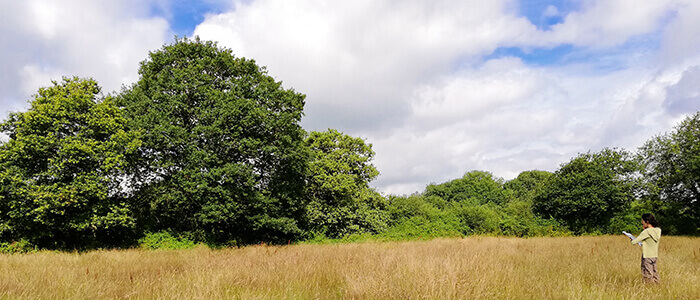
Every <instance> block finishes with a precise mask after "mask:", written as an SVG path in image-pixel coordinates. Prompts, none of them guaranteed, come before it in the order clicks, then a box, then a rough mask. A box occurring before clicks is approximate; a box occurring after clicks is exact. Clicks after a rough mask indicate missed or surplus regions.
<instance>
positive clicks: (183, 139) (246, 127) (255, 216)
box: [120, 38, 308, 243]
mask: <svg viewBox="0 0 700 300" xmlns="http://www.w3.org/2000/svg"><path fill="white" fill-rule="evenodd" d="M139 75H140V79H139V80H138V82H136V83H135V84H134V85H133V86H131V87H129V88H128V89H126V90H124V91H123V92H122V94H121V98H120V104H121V105H122V106H123V107H124V109H125V111H126V113H127V115H128V117H129V118H130V123H129V125H130V127H131V128H133V129H134V130H140V131H141V132H142V134H143V145H142V147H140V148H139V155H138V156H136V157H134V158H133V159H132V163H133V164H132V166H133V168H132V173H131V174H132V179H133V180H132V183H133V185H132V188H133V190H135V191H136V192H135V194H134V197H135V199H136V201H137V202H138V203H140V205H139V206H138V207H139V212H140V214H141V217H142V219H143V220H146V224H145V226H146V227H147V228H149V229H150V230H172V231H175V232H178V233H186V234H190V235H191V237H192V238H194V239H197V240H204V239H207V240H209V241H213V242H216V243H224V242H229V241H234V240H235V241H236V242H239V243H249V242H258V241H267V242H286V241H287V240H290V239H295V238H297V237H299V235H300V234H301V228H300V220H302V219H303V217H304V208H305V205H306V203H305V200H304V199H305V197H304V194H303V192H304V186H305V182H304V179H305V174H306V166H307V160H308V150H307V148H306V147H305V145H304V140H303V138H304V131H303V129H302V128H301V127H300V125H299V122H300V120H301V117H302V115H303V108H304V95H302V94H300V93H297V92H295V91H294V90H290V89H284V88H283V87H282V84H281V82H278V81H275V80H274V79H273V78H272V77H270V76H269V75H267V71H266V70H265V68H263V67H260V66H258V65H256V63H255V61H253V60H250V59H245V58H238V57H234V55H233V54H232V53H231V51H230V50H229V49H224V48H220V47H218V46H217V45H216V44H215V43H213V42H208V41H206V42H205V41H201V40H199V39H198V38H197V39H186V38H185V39H178V40H176V41H175V42H174V43H172V44H170V45H166V46H164V47H163V48H162V49H160V50H158V51H155V52H152V53H150V55H149V58H148V59H147V60H145V61H144V62H142V63H141V67H140V68H139Z"/></svg>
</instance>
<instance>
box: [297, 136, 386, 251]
mask: <svg viewBox="0 0 700 300" xmlns="http://www.w3.org/2000/svg"><path fill="white" fill-rule="evenodd" d="M306 144H307V146H308V147H309V148H310V149H311V153H312V155H311V162H310V164H309V180H308V185H307V192H308V195H309V196H310V203H309V206H308V219H309V225H310V229H311V230H312V231H314V232H318V233H323V234H324V235H326V236H328V237H341V236H344V235H347V234H351V233H359V232H379V231H381V230H384V229H385V228H386V225H387V224H386V223H387V221H388V213H387V212H386V211H385V208H386V205H387V203H386V199H384V198H383V197H382V196H381V195H379V193H377V192H376V191H374V190H373V189H371V188H370V187H369V182H371V181H372V180H374V179H375V178H376V177H377V176H378V175H379V171H377V169H376V168H375V167H374V166H373V165H372V164H371V161H372V158H373V157H374V151H372V145H371V144H367V143H365V141H364V140H362V139H361V138H354V137H351V136H348V135H345V134H343V133H341V132H338V131H337V130H335V129H329V130H328V131H325V132H317V131H312V132H311V133H310V134H309V136H308V137H307V138H306Z"/></svg>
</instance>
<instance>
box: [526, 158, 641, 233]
mask: <svg viewBox="0 0 700 300" xmlns="http://www.w3.org/2000/svg"><path fill="white" fill-rule="evenodd" d="M635 172H637V169H636V168H635V162H634V160H633V158H632V157H631V155H630V154H629V153H627V152H626V151H624V150H616V149H604V150H603V151H601V152H598V153H585V154H580V155H579V156H577V157H575V158H573V159H572V160H571V161H569V162H568V163H566V164H564V165H562V167H561V168H560V169H559V170H558V171H556V172H555V173H554V175H553V176H552V178H551V179H550V180H549V181H548V183H547V185H546V188H545V192H544V193H541V194H539V195H537V196H536V197H535V198H534V203H533V205H534V209H535V211H536V212H538V213H540V214H542V215H544V216H545V217H554V218H557V219H560V220H562V221H564V222H565V223H566V224H567V225H568V226H569V228H570V229H571V230H573V231H574V232H578V233H585V232H594V231H596V230H598V231H606V230H607V226H608V225H609V222H610V220H611V219H612V218H613V216H614V215H615V214H616V213H618V212H621V211H624V210H625V209H626V208H627V207H628V206H629V205H630V204H631V202H632V201H633V200H634V187H635V182H634V175H633V174H634V173H635Z"/></svg>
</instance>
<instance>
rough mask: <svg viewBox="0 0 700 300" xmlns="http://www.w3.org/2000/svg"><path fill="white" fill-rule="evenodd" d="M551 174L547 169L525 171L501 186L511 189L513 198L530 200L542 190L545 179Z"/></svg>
mask: <svg viewBox="0 0 700 300" xmlns="http://www.w3.org/2000/svg"><path fill="white" fill-rule="evenodd" d="M552 175H553V174H552V173H551V172H547V171H538V170H533V171H525V172H522V173H520V174H519V175H518V177H516V178H515V179H513V180H510V181H508V182H506V183H505V184H503V187H504V188H505V189H506V190H509V191H511V192H512V193H513V196H514V197H515V199H518V200H522V201H527V202H531V201H532V199H533V198H535V197H536V196H537V195H539V194H541V193H543V192H544V189H545V186H546V184H547V181H548V180H549V179H550V178H551V177H552Z"/></svg>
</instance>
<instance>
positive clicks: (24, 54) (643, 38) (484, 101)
mask: <svg viewBox="0 0 700 300" xmlns="http://www.w3.org/2000/svg"><path fill="white" fill-rule="evenodd" d="M580 4H581V5H580V7H579V8H578V9H577V10H575V11H571V12H569V11H568V10H567V12H566V13H565V12H563V11H559V9H557V7H555V6H553V5H550V6H548V7H546V9H545V10H544V11H543V12H542V16H544V17H553V16H557V17H561V18H562V20H563V22H562V23H560V24H556V25H552V26H550V27H549V29H547V30H544V31H540V30H538V29H537V27H536V26H535V25H533V24H532V23H530V21H528V20H527V19H526V18H525V17H522V16H520V15H519V12H518V10H517V8H518V6H519V5H518V4H517V3H516V1H515V0H496V1H476V0H469V1H454V0H437V1H429V0H415V1H400V2H396V1H375V0H358V1H318V0H298V1H286V0H255V1H234V4H233V5H232V6H231V7H232V8H233V9H232V10H231V11H229V12H225V13H221V14H211V15H208V16H207V17H206V19H205V21H204V22H203V23H202V24H199V25H198V26H197V27H196V29H195V32H194V33H195V34H196V35H199V36H200V37H201V38H203V39H210V40H215V41H219V42H220V45H222V46H226V47H229V48H231V49H232V50H233V52H234V53H235V54H236V55H238V56H245V57H249V58H253V59H256V60H257V61H258V63H259V64H261V65H264V66H267V67H268V69H269V71H270V74H271V75H272V76H274V77H276V78H277V79H278V80H282V81H284V86H285V87H291V88H294V89H296V90H297V91H300V92H302V93H305V94H307V105H306V108H305V112H306V117H305V119H304V121H303V125H304V127H305V128H306V129H307V130H325V129H326V128H328V127H331V128H336V129H338V130H340V131H343V132H345V133H347V134H350V135H353V136H360V137H362V138H366V139H367V141H368V142H370V143H372V144H373V145H374V150H375V151H376V152H377V155H376V159H375V165H376V166H377V167H378V169H379V170H380V172H381V173H382V175H381V176H380V178H379V179H378V181H376V182H375V183H374V185H375V186H377V187H379V189H380V190H381V191H383V192H387V193H410V192H414V191H421V190H422V189H423V188H424V187H425V185H426V184H428V183H431V182H442V181H445V180H450V179H453V178H456V177H459V176H461V175H462V174H463V173H464V172H466V171H469V170H474V169H479V170H486V171H490V172H493V173H494V174H495V175H496V176H500V177H505V178H512V177H515V176H517V175H518V173H519V172H522V171H526V170H532V169H540V170H549V171H553V170H555V169H556V168H557V167H558V166H559V164H560V163H563V162H565V161H568V160H569V159H570V158H572V157H573V156H575V155H576V154H577V153H579V152H586V151H589V150H592V151H597V150H599V149H600V148H602V147H624V148H626V149H628V150H634V148H635V147H637V146H639V145H641V143H643V142H644V141H645V140H646V139H648V138H650V137H651V136H653V135H654V134H657V133H660V132H663V131H666V130H670V128H671V126H672V125H673V124H674V123H675V122H677V121H678V120H679V119H680V118H682V117H683V116H684V114H686V113H688V110H692V109H693V106H697V101H698V100H697V99H698V96H697V94H698V89H697V85H696V84H694V83H695V82H697V81H698V80H699V79H700V71H698V70H699V68H700V67H698V66H700V29H699V28H700V2H698V1H694V0H658V1H637V0H595V1H583V2H580ZM149 5H156V6H158V7H160V9H161V10H163V11H164V12H166V13H167V12H168V7H169V5H170V3H169V2H168V1H167V0H152V1H147V2H145V3H142V2H139V1H136V0H129V1H125V2H94V1H78V0H71V1H64V2H61V5H57V4H54V2H52V1H40V0H31V1H24V2H22V1H9V2H7V3H3V4H2V6H3V7H2V9H0V42H1V43H0V64H2V65H3V67H4V70H3V71H2V72H1V73H0V76H1V77H0V79H1V80H0V90H2V91H3V93H2V94H0V101H2V107H3V109H4V110H18V109H19V108H21V106H22V105H23V104H21V102H23V101H24V100H26V99H27V98H28V94H27V93H33V92H35V91H36V89H37V88H38V87H39V86H42V85H47V84H48V79H49V78H53V79H57V78H55V77H56V76H59V75H80V76H92V77H94V78H96V79H97V80H98V81H99V82H100V83H101V84H102V85H103V86H104V87H105V89H106V90H107V91H110V90H113V89H116V88H118V87H119V85H120V84H122V83H130V82H132V81H134V80H135V79H136V69H137V63H138V62H139V61H141V60H143V59H145V58H146V54H147V51H148V50H155V49H158V48H160V46H161V45H162V44H163V43H164V42H166V40H167V39H168V38H169V34H170V32H171V31H170V30H169V29H168V24H167V22H166V21H165V19H163V18H157V17H151V16H149ZM560 46H571V48H573V50H572V52H571V53H568V54H566V55H565V56H564V57H563V58H562V59H561V61H562V62H563V63H562V64H556V63H541V64H540V63H537V64H533V63H531V62H529V61H527V58H525V59H520V58H514V57H500V58H495V59H491V58H487V57H488V55H490V54H491V53H492V52H493V51H494V50H495V49H498V48H499V47H519V48H520V49H521V50H523V51H524V52H526V53H530V52H529V51H531V50H533V49H540V50H542V49H544V50H545V51H546V49H547V48H554V47H560ZM563 48H566V47H563ZM18 99H20V100H21V101H19V100H18ZM18 103H19V104H18ZM8 107H10V109H8ZM695 109H697V108H695Z"/></svg>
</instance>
